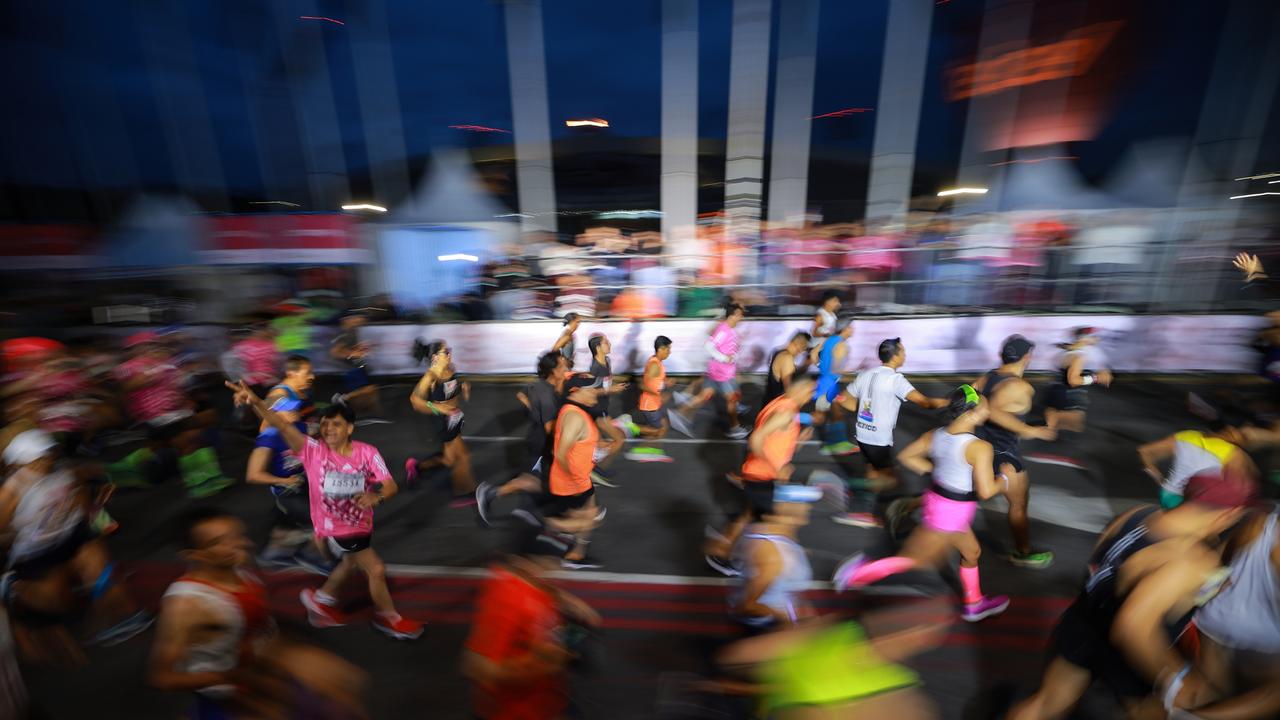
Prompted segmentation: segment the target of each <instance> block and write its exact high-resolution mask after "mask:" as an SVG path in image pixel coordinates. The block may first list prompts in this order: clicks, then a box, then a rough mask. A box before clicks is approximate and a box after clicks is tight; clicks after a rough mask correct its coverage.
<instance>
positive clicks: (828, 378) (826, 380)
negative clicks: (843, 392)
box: [813, 375, 840, 403]
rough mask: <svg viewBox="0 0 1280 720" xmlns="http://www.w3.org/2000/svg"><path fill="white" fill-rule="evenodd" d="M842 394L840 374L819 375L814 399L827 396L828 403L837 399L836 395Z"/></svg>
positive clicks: (814, 390)
mask: <svg viewBox="0 0 1280 720" xmlns="http://www.w3.org/2000/svg"><path fill="white" fill-rule="evenodd" d="M839 394H840V376H839V375H819V376H818V385H817V387H815V388H814V389H813V399H814V400H818V399H821V398H826V399H827V402H828V403H833V402H835V401H836V396H837V395H839Z"/></svg>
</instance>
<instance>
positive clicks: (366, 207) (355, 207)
mask: <svg viewBox="0 0 1280 720" xmlns="http://www.w3.org/2000/svg"><path fill="white" fill-rule="evenodd" d="M342 209H343V210H371V211H373V212H386V211H387V209H386V208H384V207H382V206H381V205H371V204H369V203H358V204H354V205H343V206H342Z"/></svg>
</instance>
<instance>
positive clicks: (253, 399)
mask: <svg viewBox="0 0 1280 720" xmlns="http://www.w3.org/2000/svg"><path fill="white" fill-rule="evenodd" d="M224 384H225V385H226V386H227V387H228V388H230V389H231V390H233V391H234V392H235V402H236V405H248V406H249V407H251V408H253V411H254V412H255V413H257V414H258V417H260V418H262V419H263V420H265V421H266V422H267V424H268V425H270V426H271V427H273V428H275V429H276V430H277V431H278V432H279V433H280V437H282V438H284V441H285V442H287V443H289V449H291V450H293V451H294V452H302V448H304V447H306V445H307V436H306V435H303V434H302V433H300V432H298V428H296V427H294V426H293V423H291V422H289V421H288V420H285V419H284V418H283V417H281V416H280V414H279V413H277V412H275V411H274V410H272V409H271V408H269V407H267V404H266V403H265V402H263V401H262V398H260V397H258V396H257V395H254V394H253V390H250V389H249V386H248V385H246V384H245V382H244V381H243V380H241V381H239V382H234V383H233V382H227V383H224Z"/></svg>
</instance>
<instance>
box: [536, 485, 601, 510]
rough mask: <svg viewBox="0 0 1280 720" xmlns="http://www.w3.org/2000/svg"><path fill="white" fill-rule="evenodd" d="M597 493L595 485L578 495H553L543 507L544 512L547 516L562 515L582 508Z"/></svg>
mask: <svg viewBox="0 0 1280 720" xmlns="http://www.w3.org/2000/svg"><path fill="white" fill-rule="evenodd" d="M595 494H596V489H595V488H594V487H593V488H590V489H588V490H587V491H586V492H580V493H578V494H577V495H551V496H549V499H548V500H547V503H546V504H545V505H544V506H543V507H542V512H543V514H544V515H546V516H547V517H562V516H564V515H565V514H567V513H569V512H570V511H572V510H580V509H582V508H584V507H586V506H587V502H588V501H589V500H591V498H592V497H594V496H595Z"/></svg>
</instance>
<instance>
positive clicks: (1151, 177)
mask: <svg viewBox="0 0 1280 720" xmlns="http://www.w3.org/2000/svg"><path fill="white" fill-rule="evenodd" d="M1203 170H1204V169H1203V167H1201V166H1200V164H1199V162H1198V161H1197V160H1196V158H1195V156H1194V154H1192V153H1191V152H1190V148H1189V146H1188V144H1187V142H1186V141H1185V140H1182V139H1178V138H1165V139H1160V140H1152V141H1150V142H1145V143H1140V144H1136V145H1133V146H1132V147H1130V148H1129V150H1128V151H1127V152H1126V153H1125V155H1124V157H1123V158H1122V159H1121V160H1120V163H1119V165H1118V166H1117V168H1116V169H1115V170H1114V171H1112V173H1111V176H1110V177H1109V178H1107V184H1106V188H1107V192H1108V193H1109V194H1110V195H1112V196H1113V197H1115V198H1116V200H1117V202H1118V203H1119V204H1121V205H1124V206H1126V207H1177V205H1178V195H1179V193H1180V192H1181V191H1182V181H1183V178H1184V177H1186V178H1188V179H1189V180H1190V181H1191V182H1192V183H1193V187H1194V183H1195V182H1196V181H1198V180H1200V179H1202V178H1203V177H1204V176H1205V174H1204V172H1203Z"/></svg>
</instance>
